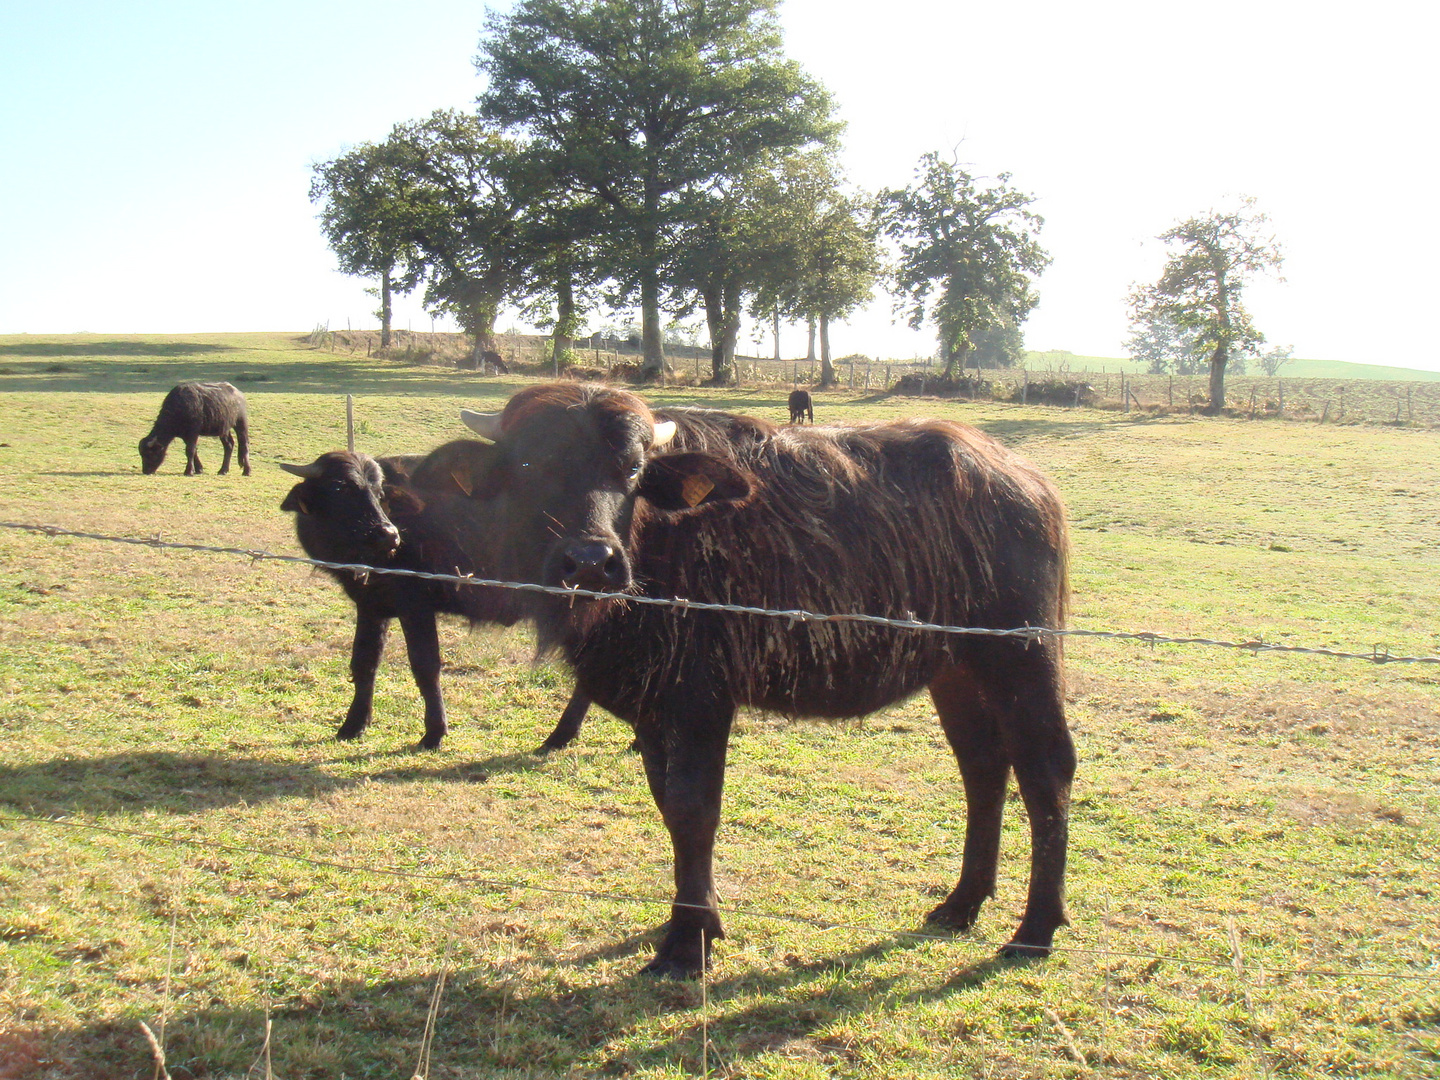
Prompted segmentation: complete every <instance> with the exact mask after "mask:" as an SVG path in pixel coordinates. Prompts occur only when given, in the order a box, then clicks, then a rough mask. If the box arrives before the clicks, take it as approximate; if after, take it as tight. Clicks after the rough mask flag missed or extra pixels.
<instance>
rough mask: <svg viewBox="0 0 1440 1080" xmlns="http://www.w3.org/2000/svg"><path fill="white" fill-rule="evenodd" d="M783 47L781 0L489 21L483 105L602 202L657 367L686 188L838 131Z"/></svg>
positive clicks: (555, 6)
mask: <svg viewBox="0 0 1440 1080" xmlns="http://www.w3.org/2000/svg"><path fill="white" fill-rule="evenodd" d="M781 45H782V42H781V36H780V30H779V24H778V20H777V16H776V5H775V0H520V2H519V3H518V4H516V5H515V7H514V8H513V9H511V10H510V11H508V12H503V13H501V12H492V13H491V15H490V17H489V20H488V22H487V27H486V33H485V36H484V38H483V39H482V41H481V47H480V54H479V56H478V57H477V59H476V65H477V67H478V68H479V69H480V70H481V71H482V72H484V73H485V74H486V75H487V76H488V77H489V84H488V86H487V88H486V90H485V92H484V93H483V94H482V95H481V97H480V111H481V114H482V115H483V116H484V117H486V118H487V119H489V120H491V121H493V122H495V123H497V124H499V125H500V126H501V127H503V128H504V129H505V130H507V131H511V132H513V133H515V134H516V135H517V136H518V137H520V138H522V139H523V140H525V141H527V142H528V143H530V144H531V145H533V146H534V147H535V149H536V150H537V152H539V153H540V154H542V155H543V156H544V158H545V160H546V162H547V164H548V167H549V168H550V169H551V170H552V172H553V173H554V174H555V175H556V176H557V177H561V178H563V179H564V180H565V181H566V182H567V183H570V184H573V185H574V186H575V187H577V188H578V189H580V190H583V191H585V192H588V193H591V194H593V195H594V196H595V197H597V198H598V199H599V200H601V202H603V204H604V205H605V207H606V209H607V211H608V221H607V228H608V230H609V231H610V233H611V234H612V235H613V236H615V237H617V238H619V239H622V240H623V244H622V245H621V246H620V247H619V249H618V250H617V254H618V255H619V256H620V258H619V259H617V261H616V265H615V266H614V267H613V271H614V276H615V278H616V280H617V282H618V283H619V284H620V286H621V287H622V290H623V291H624V292H626V293H630V294H631V295H633V293H634V292H638V294H639V298H640V308H641V332H642V341H643V348H644V370H645V371H646V373H648V374H651V375H658V374H659V372H660V371H661V370H662V368H663V365H664V351H663V344H662V336H661V331H662V323H661V318H660V297H661V270H662V267H663V266H664V265H665V263H666V262H667V260H668V259H669V258H670V257H671V254H672V251H671V245H672V243H673V240H674V237H675V231H676V228H677V226H678V224H679V221H678V220H677V218H678V216H679V214H680V213H681V211H682V208H683V206H684V205H685V200H684V198H683V197H682V196H683V194H684V193H685V192H686V191H687V190H697V189H703V188H705V187H707V186H709V185H710V184H712V183H713V182H714V181H716V180H717V179H718V178H722V177H739V176H743V175H744V174H745V172H746V170H748V169H749V168H750V167H751V166H752V164H753V163H754V162H755V161H756V160H757V159H758V158H759V157H760V156H761V155H763V154H765V153H768V152H773V151H781V150H787V149H795V148H800V147H805V146H808V145H811V144H816V143H823V142H827V141H829V140H832V139H833V138H834V137H835V135H836V133H837V131H838V127H839V125H838V124H837V122H836V121H835V120H833V119H832V116H831V114H832V111H833V106H832V103H831V100H830V96H829V94H828V93H827V92H826V91H825V90H824V88H823V87H821V86H820V84H819V83H817V82H815V81H814V80H813V79H811V78H809V77H808V76H807V75H806V74H805V73H804V72H803V71H802V70H801V68H800V66H799V65H798V64H796V63H795V62H794V61H792V60H789V59H787V58H786V57H785V55H784V53H783V51H782V48H781Z"/></svg>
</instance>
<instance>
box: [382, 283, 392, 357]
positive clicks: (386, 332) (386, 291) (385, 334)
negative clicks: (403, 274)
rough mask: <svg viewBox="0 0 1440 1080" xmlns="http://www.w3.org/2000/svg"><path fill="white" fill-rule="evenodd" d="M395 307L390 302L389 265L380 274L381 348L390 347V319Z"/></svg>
mask: <svg viewBox="0 0 1440 1080" xmlns="http://www.w3.org/2000/svg"><path fill="white" fill-rule="evenodd" d="M393 315H394V308H393V306H392V304H391V302H390V270H389V268H388V267H387V268H386V269H385V270H384V271H383V272H382V273H381V274H380V348H382V349H388V348H389V347H390V320H391V318H392V317H393Z"/></svg>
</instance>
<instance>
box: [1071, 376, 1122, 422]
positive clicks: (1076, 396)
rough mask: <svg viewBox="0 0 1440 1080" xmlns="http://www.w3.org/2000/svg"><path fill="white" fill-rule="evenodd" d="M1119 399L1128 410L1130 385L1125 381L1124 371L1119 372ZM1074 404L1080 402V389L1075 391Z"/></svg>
mask: <svg viewBox="0 0 1440 1080" xmlns="http://www.w3.org/2000/svg"><path fill="white" fill-rule="evenodd" d="M1120 401H1121V403H1122V404H1123V405H1124V406H1125V411H1126V412H1127V413H1128V412H1129V411H1130V387H1129V386H1128V385H1126V383H1125V372H1123V371H1122V372H1121V373H1120ZM1075 404H1077V405H1078V404H1080V391H1079V389H1078V388H1077V389H1076V391H1075Z"/></svg>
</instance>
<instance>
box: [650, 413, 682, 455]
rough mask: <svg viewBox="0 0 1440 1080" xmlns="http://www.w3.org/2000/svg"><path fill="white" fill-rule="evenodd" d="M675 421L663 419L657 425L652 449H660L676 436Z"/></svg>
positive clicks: (651, 445) (651, 444)
mask: <svg viewBox="0 0 1440 1080" xmlns="http://www.w3.org/2000/svg"><path fill="white" fill-rule="evenodd" d="M675 430H676V429H675V421H674V420H662V421H660V423H658V424H656V425H655V438H654V439H653V440H652V441H651V443H650V449H651V450H658V449H659V448H660V447H662V446H664V445H665V444H666V443H668V442H669V441H670V440H671V439H673V438H674V437H675Z"/></svg>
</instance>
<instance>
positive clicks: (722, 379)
mask: <svg viewBox="0 0 1440 1080" xmlns="http://www.w3.org/2000/svg"><path fill="white" fill-rule="evenodd" d="M700 296H701V299H702V300H703V301H704V304H705V325H706V326H707V327H709V329H710V385H711V386H725V385H727V384H728V383H729V382H730V373H731V371H732V370H733V368H732V366H731V365H730V364H728V363H727V362H726V356H725V301H724V299H723V296H722V294H721V291H720V288H719V286H716V285H708V284H707V285H706V286H705V287H704V288H703V289H701V291H700ZM733 356H734V353H733V351H732V353H731V358H732V359H733Z"/></svg>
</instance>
